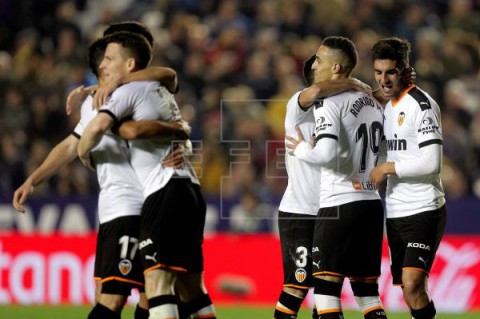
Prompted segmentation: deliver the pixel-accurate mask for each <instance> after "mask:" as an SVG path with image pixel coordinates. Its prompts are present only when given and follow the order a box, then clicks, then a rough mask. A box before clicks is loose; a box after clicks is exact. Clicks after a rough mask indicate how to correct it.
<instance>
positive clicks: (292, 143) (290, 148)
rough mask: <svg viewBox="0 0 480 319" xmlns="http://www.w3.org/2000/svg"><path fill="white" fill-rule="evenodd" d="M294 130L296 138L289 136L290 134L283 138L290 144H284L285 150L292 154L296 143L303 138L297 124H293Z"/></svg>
mask: <svg viewBox="0 0 480 319" xmlns="http://www.w3.org/2000/svg"><path fill="white" fill-rule="evenodd" d="M295 130H296V131H297V139H295V138H293V137H291V136H288V135H287V136H285V139H286V140H287V141H289V142H290V144H286V145H285V147H286V149H287V152H288V153H289V154H290V155H293V153H294V152H295V149H296V148H297V146H298V144H300V143H301V142H302V141H303V140H304V139H305V138H304V137H303V133H302V130H301V129H300V127H299V126H298V125H296V126H295Z"/></svg>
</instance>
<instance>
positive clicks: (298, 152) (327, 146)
mask: <svg viewBox="0 0 480 319" xmlns="http://www.w3.org/2000/svg"><path fill="white" fill-rule="evenodd" d="M295 129H296V130H297V138H294V137H292V136H286V137H285V138H286V139H287V140H288V142H289V144H287V145H286V146H285V147H286V148H287V150H288V152H289V153H290V154H293V155H295V156H296V157H297V158H299V159H301V160H302V161H305V162H308V163H311V164H319V165H324V164H326V163H328V162H330V161H331V160H333V159H334V158H335V156H336V154H337V139H336V138H335V137H333V136H329V135H328V136H327V135H326V136H322V135H320V136H319V139H318V140H317V142H316V143H315V145H314V146H312V145H311V144H310V143H309V142H308V141H305V138H304V136H303V134H302V131H301V130H300V128H299V127H298V125H297V126H296V127H295Z"/></svg>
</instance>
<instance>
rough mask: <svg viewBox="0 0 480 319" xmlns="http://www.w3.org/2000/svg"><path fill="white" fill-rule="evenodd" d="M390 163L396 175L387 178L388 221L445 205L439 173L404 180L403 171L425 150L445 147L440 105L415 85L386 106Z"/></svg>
mask: <svg viewBox="0 0 480 319" xmlns="http://www.w3.org/2000/svg"><path fill="white" fill-rule="evenodd" d="M385 139H386V149H387V161H388V162H395V170H396V172H397V175H389V176H388V184H387V194H386V211H387V218H394V217H404V216H409V215H413V214H417V213H421V212H425V211H429V210H434V209H437V208H439V207H441V206H443V205H444V204H445V197H444V192H443V187H442V182H441V180H440V174H439V173H435V174H428V175H418V176H414V177H405V176H404V175H405V174H404V172H405V171H407V170H409V166H412V165H414V164H415V162H416V161H417V160H418V158H419V157H420V156H421V155H422V148H424V147H427V146H429V145H432V144H440V145H442V127H441V123H440V108H439V106H438V104H437V103H436V102H435V101H434V100H433V99H432V98H431V97H430V96H429V95H428V94H427V93H426V92H424V91H422V90H421V89H419V88H418V87H416V86H415V85H412V86H410V87H408V88H407V89H406V90H405V92H403V94H402V95H401V96H400V97H399V98H398V99H396V100H391V101H389V102H388V103H387V105H386V107H385ZM439 156H441V154H440V155H439Z"/></svg>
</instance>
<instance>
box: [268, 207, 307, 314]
mask: <svg viewBox="0 0 480 319" xmlns="http://www.w3.org/2000/svg"><path fill="white" fill-rule="evenodd" d="M315 218H316V216H310V215H305V214H293V213H286V212H281V211H280V212H279V213H278V227H279V232H280V244H281V248H282V260H283V274H284V278H283V284H284V287H283V289H282V291H281V293H280V296H279V298H278V301H277V304H276V306H275V312H274V318H275V319H290V318H293V317H294V318H296V317H297V314H298V311H299V310H300V306H301V305H302V302H303V300H304V299H305V297H306V295H307V293H308V289H309V288H310V287H311V286H312V242H313V231H314V228H315Z"/></svg>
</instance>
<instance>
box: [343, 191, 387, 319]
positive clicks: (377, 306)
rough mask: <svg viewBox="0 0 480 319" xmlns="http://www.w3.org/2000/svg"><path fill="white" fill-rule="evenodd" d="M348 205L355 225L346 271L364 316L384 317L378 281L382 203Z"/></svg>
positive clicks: (374, 201) (351, 234) (366, 317)
mask: <svg viewBox="0 0 480 319" xmlns="http://www.w3.org/2000/svg"><path fill="white" fill-rule="evenodd" d="M346 208H349V211H345V212H344V215H348V214H350V215H351V217H350V220H351V221H352V223H351V224H352V225H354V227H353V228H352V229H350V230H349V233H350V235H349V236H351V238H350V240H349V243H348V247H349V249H348V252H349V257H348V258H349V264H350V265H351V267H350V268H347V270H345V271H346V273H347V275H348V276H349V277H350V285H351V287H352V291H353V294H354V296H355V300H356V302H357V304H358V306H359V307H360V309H361V311H362V313H363V316H364V318H365V319H385V318H387V316H386V313H385V310H384V309H383V305H382V301H381V300H380V294H379V291H378V284H377V278H378V276H380V269H381V256H382V244H383V220H384V211H383V206H382V204H381V202H380V201H378V200H366V201H359V202H356V203H355V205H354V206H353V207H349V206H348V205H346ZM352 208H353V209H357V211H354V210H352ZM347 218H348V217H347ZM347 218H346V219H347Z"/></svg>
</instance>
